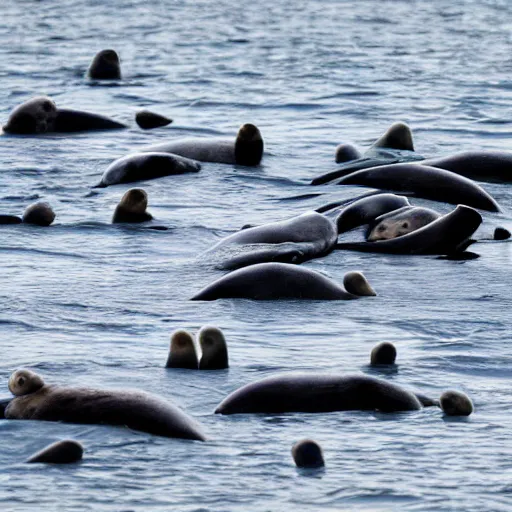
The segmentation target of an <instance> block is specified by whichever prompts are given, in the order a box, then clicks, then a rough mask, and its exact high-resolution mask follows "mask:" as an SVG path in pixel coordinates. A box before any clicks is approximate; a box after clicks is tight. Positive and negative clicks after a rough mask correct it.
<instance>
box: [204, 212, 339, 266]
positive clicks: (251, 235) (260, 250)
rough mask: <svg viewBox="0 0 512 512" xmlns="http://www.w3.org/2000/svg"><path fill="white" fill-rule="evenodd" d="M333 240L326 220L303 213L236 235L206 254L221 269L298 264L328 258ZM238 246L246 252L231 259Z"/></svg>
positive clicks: (334, 236)
mask: <svg viewBox="0 0 512 512" xmlns="http://www.w3.org/2000/svg"><path fill="white" fill-rule="evenodd" d="M337 238H338V233H337V230H336V225H335V224H334V223H333V222H332V221H331V220H330V219H328V218H327V217H325V216H324V215H321V214H320V213H316V212H307V213H304V214H302V215H299V216H296V217H293V218H291V219H287V220H284V221H278V222H271V223H269V224H264V225H262V226H256V227H249V228H246V229H242V230H241V231H237V232H236V233H233V234H232V235H230V236H228V237H226V238H224V239H223V240H221V241H220V242H219V243H217V244H216V245H215V246H213V247H212V248H211V249H210V250H209V251H208V252H207V253H206V254H216V255H222V256H223V258H222V263H221V264H219V265H218V266H219V267H221V268H225V269H236V268H240V267H244V266H247V265H253V264H255V263H262V262H266V261H280V262H289V263H301V262H303V261H306V260H309V259H311V258H317V257H319V256H323V255H325V254H328V253H329V252H330V251H331V250H332V249H333V248H334V245H335V244H336V240H337ZM240 246H248V248H249V249H250V251H248V252H244V253H242V254H240V255H239V254H236V255H233V254H232V253H233V252H234V251H233V249H236V248H237V247H240ZM230 250H231V251H230Z"/></svg>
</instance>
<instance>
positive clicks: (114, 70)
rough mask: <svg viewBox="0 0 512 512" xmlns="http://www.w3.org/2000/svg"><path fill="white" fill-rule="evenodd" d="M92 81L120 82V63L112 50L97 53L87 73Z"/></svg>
mask: <svg viewBox="0 0 512 512" xmlns="http://www.w3.org/2000/svg"><path fill="white" fill-rule="evenodd" d="M87 75H88V76H89V78H92V79H93V80H121V63H120V61H119V55H117V53H116V52H115V51H114V50H101V52H98V53H97V54H96V55H95V56H94V59H93V60H92V62H91V65H90V66H89V69H88V71H87Z"/></svg>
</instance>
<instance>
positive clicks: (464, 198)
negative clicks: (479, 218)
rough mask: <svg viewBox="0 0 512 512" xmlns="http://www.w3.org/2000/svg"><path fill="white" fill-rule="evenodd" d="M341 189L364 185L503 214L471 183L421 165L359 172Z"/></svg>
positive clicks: (346, 180)
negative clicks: (347, 186) (348, 186)
mask: <svg viewBox="0 0 512 512" xmlns="http://www.w3.org/2000/svg"><path fill="white" fill-rule="evenodd" d="M338 185H361V186H364V187H372V188H380V189H385V190H392V191H396V192H408V193H412V194H414V195H415V196H417V197H423V198H425V199H433V200H434V201H443V202H446V203H451V204H465V205H467V206H472V207H473V208H479V209H481V210H488V211H491V212H499V211H501V209H500V207H499V205H498V203H497V202H496V201H495V200H494V199H493V198H492V197H491V196H490V195H489V194H488V193H487V192H486V191H485V190H484V189H483V188H482V187H480V186H479V185H477V184H476V183H475V182H473V181H471V180H470V179H468V178H465V177H463V176H460V175H459V174H455V173H453V172H450V171H445V170H444V169H438V168H437V167H429V166H426V165H420V164H393V165H383V166H381V167H373V168H371V169H365V170H363V171H357V172H354V173H352V174H349V175H348V176H345V177H344V178H341V180H340V181H338Z"/></svg>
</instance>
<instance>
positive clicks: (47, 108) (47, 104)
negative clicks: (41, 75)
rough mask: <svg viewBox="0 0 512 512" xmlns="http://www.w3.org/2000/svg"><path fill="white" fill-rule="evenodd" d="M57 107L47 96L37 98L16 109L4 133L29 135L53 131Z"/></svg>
mask: <svg viewBox="0 0 512 512" xmlns="http://www.w3.org/2000/svg"><path fill="white" fill-rule="evenodd" d="M56 119H57V106H56V105H55V103H54V102H53V101H52V100H51V99H50V98H48V96H38V97H36V98H32V99H30V100H28V101H26V102H25V103H22V104H21V105H19V106H18V107H16V108H15V109H14V110H13V111H12V113H11V115H10V116H9V119H8V121H7V124H6V125H4V127H3V130H4V132H6V133H15V134H19V135H30V134H34V133H47V132H51V131H53V129H54V124H55V120H56Z"/></svg>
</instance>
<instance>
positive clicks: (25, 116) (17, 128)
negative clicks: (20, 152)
mask: <svg viewBox="0 0 512 512" xmlns="http://www.w3.org/2000/svg"><path fill="white" fill-rule="evenodd" d="M120 128H126V126H125V125H124V124H122V123H118V122H117V121H114V120H113V119H110V118H108V117H105V116H101V115H98V114H92V113H90V112H83V111H80V110H71V109H62V108H57V105H56V104H55V102H54V101H53V100H52V99H51V98H48V97H47V96H38V97H36V98H32V99H30V100H28V101H26V102H25V103H22V104H21V105H19V106H18V107H16V108H15V109H14V110H13V111H12V113H11V115H10V116H9V119H8V121H7V124H5V125H4V126H3V130H4V132H5V133H9V134H18V135H37V134H43V133H51V132H55V133H72V132H82V131H91V130H117V129H120Z"/></svg>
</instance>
